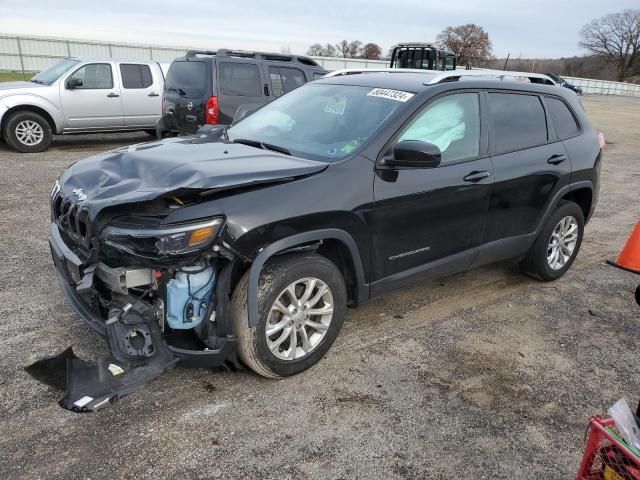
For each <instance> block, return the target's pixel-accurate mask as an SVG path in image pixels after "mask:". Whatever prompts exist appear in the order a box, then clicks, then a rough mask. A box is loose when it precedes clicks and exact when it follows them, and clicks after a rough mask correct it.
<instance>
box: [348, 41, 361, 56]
mask: <svg viewBox="0 0 640 480" xmlns="http://www.w3.org/2000/svg"><path fill="white" fill-rule="evenodd" d="M361 48H362V42H361V41H360V40H353V41H352V42H349V57H351V58H356V57H358V56H360V49H361Z"/></svg>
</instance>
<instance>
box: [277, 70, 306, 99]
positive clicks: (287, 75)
mask: <svg viewBox="0 0 640 480" xmlns="http://www.w3.org/2000/svg"><path fill="white" fill-rule="evenodd" d="M280 77H281V78H282V87H283V89H284V93H289V92H290V91H292V90H295V89H296V88H298V87H299V86H301V85H304V82H305V79H304V73H302V72H301V71H300V70H298V69H297V68H289V67H280Z"/></svg>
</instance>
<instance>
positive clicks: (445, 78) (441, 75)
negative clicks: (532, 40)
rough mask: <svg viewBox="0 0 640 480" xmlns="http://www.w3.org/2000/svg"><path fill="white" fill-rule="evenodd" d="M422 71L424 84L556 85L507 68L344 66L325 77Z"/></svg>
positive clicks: (541, 75)
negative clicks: (425, 77)
mask: <svg viewBox="0 0 640 480" xmlns="http://www.w3.org/2000/svg"><path fill="white" fill-rule="evenodd" d="M381 72H385V73H422V74H428V75H432V78H430V79H429V80H427V81H425V82H424V84H425V85H435V84H436V83H444V82H455V81H458V80H461V79H462V78H463V77H470V78H486V79H493V80H520V79H527V80H528V81H529V82H531V83H540V84H544V85H556V83H555V82H554V81H553V80H552V79H551V78H549V77H548V76H547V75H544V74H542V73H532V72H512V71H509V70H449V71H447V72H443V71H441V70H422V69H415V68H345V69H342V70H335V71H333V72H330V73H328V74H327V75H325V77H341V76H344V75H357V74H361V73H381Z"/></svg>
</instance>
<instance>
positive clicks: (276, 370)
mask: <svg viewBox="0 0 640 480" xmlns="http://www.w3.org/2000/svg"><path fill="white" fill-rule="evenodd" d="M248 280H249V273H248V272H247V273H246V274H245V275H244V277H243V278H242V279H241V280H240V282H239V283H238V286H237V287H236V289H235V291H234V293H233V297H232V299H231V318H232V320H233V323H234V328H235V333H236V335H237V337H238V353H239V355H240V358H241V360H242V361H243V363H244V364H245V365H247V366H248V367H249V368H251V369H252V370H253V371H254V372H256V373H258V374H259V375H262V376H264V377H269V378H278V377H287V376H290V375H295V374H296V373H299V372H301V371H303V370H306V369H307V368H309V367H311V366H312V365H314V364H315V363H317V362H318V361H319V360H320V359H321V358H322V357H323V356H324V355H325V354H326V352H327V351H328V350H329V348H330V347H331V345H332V344H333V342H334V340H335V339H336V337H337V336H338V333H339V332H340V328H341V327H342V323H343V322H344V316H345V313H346V301H347V294H346V286H345V283H344V279H343V278H342V274H341V273H340V270H338V268H337V267H336V266H335V265H334V264H333V263H332V262H331V261H329V260H328V259H327V258H325V257H323V256H321V255H317V254H291V255H283V256H282V257H276V258H274V259H273V260H271V261H269V262H268V263H267V264H265V266H264V268H263V269H262V272H261V275H260V281H259V284H258V314H259V322H258V325H256V326H255V327H254V328H249V324H248V315H247V287H248Z"/></svg>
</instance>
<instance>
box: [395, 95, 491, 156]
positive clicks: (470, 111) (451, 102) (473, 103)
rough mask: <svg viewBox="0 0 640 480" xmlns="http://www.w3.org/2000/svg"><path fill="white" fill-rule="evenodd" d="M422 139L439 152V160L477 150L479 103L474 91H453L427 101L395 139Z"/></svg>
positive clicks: (477, 153)
mask: <svg viewBox="0 0 640 480" xmlns="http://www.w3.org/2000/svg"><path fill="white" fill-rule="evenodd" d="M403 140H422V141H424V142H429V143H433V144H434V145H436V146H437V147H438V148H439V149H440V151H441V152H442V163H447V162H454V161H457V160H463V159H466V158H473V157H477V156H478V155H479V153H480V105H479V100H478V94H477V93H457V94H454V95H448V96H446V97H443V98H440V99H438V100H436V101H435V102H433V103H431V104H430V105H429V106H427V108H426V109H425V110H424V111H423V112H422V113H420V115H418V117H417V118H416V119H414V120H413V121H412V122H411V124H410V125H409V126H408V127H407V129H406V130H405V131H404V132H403V133H402V134H401V135H400V138H399V139H398V141H399V142H400V141H403Z"/></svg>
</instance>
